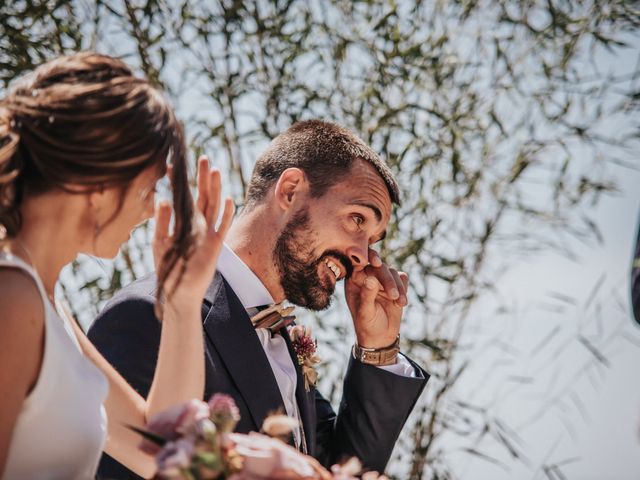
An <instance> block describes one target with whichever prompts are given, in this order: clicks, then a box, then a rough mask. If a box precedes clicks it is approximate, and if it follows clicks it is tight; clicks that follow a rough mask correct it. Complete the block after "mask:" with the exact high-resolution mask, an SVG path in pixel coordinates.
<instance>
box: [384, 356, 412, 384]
mask: <svg viewBox="0 0 640 480" xmlns="http://www.w3.org/2000/svg"><path fill="white" fill-rule="evenodd" d="M378 368H381V369H383V370H386V371H387V372H391V373H395V374H396V375H400V376H401V377H411V378H416V369H415V368H413V365H411V363H409V360H407V357H405V356H404V355H403V354H401V353H398V361H397V362H396V363H394V364H392V365H380V366H378Z"/></svg>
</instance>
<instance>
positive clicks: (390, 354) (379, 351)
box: [353, 335, 400, 366]
mask: <svg viewBox="0 0 640 480" xmlns="http://www.w3.org/2000/svg"><path fill="white" fill-rule="evenodd" d="M398 353H400V335H398V336H397V338H396V340H395V342H393V343H392V344H391V345H388V346H386V347H382V348H365V347H361V346H360V345H358V342H356V343H355V344H354V345H353V356H354V358H355V359H356V360H359V361H361V362H362V363H366V364H368V365H377V366H384V365H393V364H394V363H396V361H397V358H398Z"/></svg>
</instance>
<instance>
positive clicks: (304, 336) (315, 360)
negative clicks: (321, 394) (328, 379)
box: [288, 325, 320, 392]
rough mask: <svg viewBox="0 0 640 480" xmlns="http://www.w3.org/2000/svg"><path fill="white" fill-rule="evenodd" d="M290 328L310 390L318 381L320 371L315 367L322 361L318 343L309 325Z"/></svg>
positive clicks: (305, 386)
mask: <svg viewBox="0 0 640 480" xmlns="http://www.w3.org/2000/svg"><path fill="white" fill-rule="evenodd" d="M288 330H289V336H290V337H291V343H292V345H293V351H294V352H295V354H296V359H297V360H298V365H300V367H302V376H303V377H304V389H305V390H306V391H307V392H308V391H309V389H310V388H311V387H312V386H315V384H316V382H317V381H318V372H317V371H316V368H315V366H316V365H317V364H319V363H320V357H318V356H317V355H316V350H317V347H318V344H317V342H316V341H315V340H314V339H313V338H312V337H311V329H310V328H309V327H303V326H302V325H295V326H291V327H289V328H288Z"/></svg>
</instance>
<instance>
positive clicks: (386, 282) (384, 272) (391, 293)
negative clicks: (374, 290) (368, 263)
mask: <svg viewBox="0 0 640 480" xmlns="http://www.w3.org/2000/svg"><path fill="white" fill-rule="evenodd" d="M367 270H368V273H369V272H370V273H369V274H372V275H374V276H375V277H376V278H377V279H378V281H379V282H380V284H381V285H382V288H383V289H384V292H385V296H386V297H387V298H389V299H390V300H397V299H398V298H399V297H400V291H399V290H398V286H397V285H396V279H395V278H394V277H393V275H392V274H391V271H390V269H389V267H388V266H387V265H385V264H384V263H383V264H382V265H381V266H380V267H377V268H372V267H367Z"/></svg>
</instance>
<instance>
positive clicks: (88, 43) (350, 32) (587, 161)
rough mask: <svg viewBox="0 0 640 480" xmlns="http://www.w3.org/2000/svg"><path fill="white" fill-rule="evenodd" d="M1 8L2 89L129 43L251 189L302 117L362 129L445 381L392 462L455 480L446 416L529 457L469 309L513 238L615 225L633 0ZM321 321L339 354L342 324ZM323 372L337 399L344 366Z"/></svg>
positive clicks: (233, 175) (390, 249)
mask: <svg viewBox="0 0 640 480" xmlns="http://www.w3.org/2000/svg"><path fill="white" fill-rule="evenodd" d="M0 18H1V23H0V28H1V30H0V78H1V79H2V81H3V82H4V85H5V86H6V85H7V83H8V82H9V81H10V80H11V79H13V78H14V77H16V76H18V75H20V74H21V73H22V72H24V71H26V70H30V69H32V68H33V66H34V65H37V64H39V63H41V62H42V61H44V60H45V59H47V58H50V57H52V56H55V55H58V54H60V53H63V52H68V51H74V50H77V49H81V48H94V49H97V50H98V51H101V52H105V53H109V54H115V55H119V56H122V57H123V58H124V59H125V60H126V61H128V62H129V63H131V64H134V65H136V66H137V67H138V68H139V69H140V71H141V72H144V73H145V74H146V75H147V76H148V77H149V78H150V79H151V80H152V81H154V82H155V83H157V84H158V85H160V86H162V87H163V88H165V89H166V90H167V92H168V93H169V94H170V95H171V97H172V99H173V100H174V102H175V104H176V106H177V107H178V110H179V112H180V115H181V117H182V118H183V119H184V122H185V125H186V130H187V133H188V134H189V138H190V141H191V144H192V147H193V149H194V151H196V152H200V151H206V152H209V153H210V154H212V158H213V159H214V162H215V163H216V164H217V165H218V166H220V167H221V168H222V169H223V171H224V174H223V175H224V177H223V178H225V180H226V185H227V187H228V188H229V190H230V192H231V193H232V194H233V195H234V196H235V197H236V199H237V200H238V201H240V200H241V199H242V198H243V196H244V192H245V188H246V185H247V181H248V178H249V176H250V173H251V169H252V164H253V160H254V159H255V158H256V156H257V155H258V154H259V152H260V150H261V149H262V148H263V147H264V146H265V145H266V143H267V142H268V141H269V140H270V139H272V138H273V137H274V136H276V135H277V134H278V133H279V132H281V131H282V130H284V129H285V128H287V127H288V126H289V125H291V124H292V123H293V122H295V121H296V120H299V119H304V118H311V117H322V118H326V119H330V120H334V121H337V122H340V123H342V124H345V125H347V126H349V127H350V128H352V129H354V130H355V131H357V132H358V133H359V134H360V135H361V136H362V137H363V138H364V139H365V140H366V141H367V142H368V143H370V144H371V145H372V146H373V147H374V149H375V150H376V151H378V152H380V154H381V155H382V156H383V157H384V158H385V159H386V160H387V161H388V162H389V164H390V165H391V166H392V168H393V170H394V172H395V173H396V175H397V177H398V180H399V183H400V185H401V186H402V189H403V191H404V202H403V205H402V206H401V207H398V208H397V210H396V212H395V213H396V223H395V224H394V225H392V226H390V230H389V235H388V240H386V241H385V243H384V245H383V246H382V253H383V255H384V257H385V258H386V259H387V260H388V261H389V263H391V264H394V265H397V266H398V267H400V268H402V269H403V270H405V271H407V272H408V273H409V274H410V276H411V278H412V299H413V306H412V308H411V309H410V312H408V313H409V314H408V315H407V318H408V319H410V320H409V323H408V324H407V325H406V326H405V327H404V329H403V331H404V332H405V334H404V335H405V337H406V338H407V342H406V347H407V349H408V351H409V352H410V353H411V355H412V356H413V357H414V358H416V359H418V360H419V361H422V362H424V363H427V364H428V365H429V369H430V371H431V372H432V373H433V375H434V377H435V378H437V382H435V385H433V384H432V386H431V387H430V389H429V394H428V395H427V396H425V398H424V399H422V401H421V402H420V404H419V405H418V406H417V410H416V414H415V415H413V417H412V419H411V422H410V424H409V426H408V427H407V430H405V431H407V432H409V434H408V436H407V438H409V439H410V440H409V441H407V442H406V444H404V445H401V447H400V450H401V451H400V453H399V455H400V457H401V458H402V459H403V461H402V462H399V461H398V462H396V463H395V464H392V465H391V471H394V469H396V470H397V471H402V472H405V473H404V475H409V476H410V477H411V478H434V479H435V478H450V475H451V470H450V467H449V465H448V463H447V460H446V455H444V454H443V452H442V451H441V449H440V447H439V441H440V439H441V437H442V432H443V431H445V430H448V431H450V432H458V434H459V436H460V437H461V438H468V439H469V442H468V444H467V445H466V446H465V447H464V450H465V451H466V452H467V453H468V454H469V455H475V456H479V457H486V459H487V460H488V461H495V462H498V463H501V462H502V461H501V460H497V459H495V458H492V457H489V456H487V455H485V454H484V453H482V452H481V451H480V450H478V449H477V448H476V443H475V442H476V440H477V438H481V437H483V436H485V435H492V436H493V437H494V438H497V439H498V441H499V442H500V443H501V444H502V445H503V446H504V449H505V452H506V454H507V456H508V457H510V458H511V459H512V460H513V461H523V455H522V454H521V453H520V452H519V448H518V447H517V446H514V440H513V439H514V437H515V435H514V434H513V432H512V431H511V430H510V429H509V428H508V427H506V426H505V425H503V424H500V422H499V421H497V420H496V419H491V421H490V422H489V421H486V418H487V417H486V411H483V410H482V409H479V408H478V406H477V405H473V404H470V403H465V402H460V401H457V400H456V399H455V397H454V396H452V393H451V390H452V387H453V386H454V385H455V384H456V382H458V381H459V380H460V379H461V378H463V376H464V372H465V366H466V362H467V359H466V358H465V353H464V349H463V348H462V346H463V342H462V340H463V338H464V333H465V324H466V322H467V319H468V314H469V310H470V308H471V307H472V305H474V303H475V302H476V301H477V299H478V298H480V297H481V296H482V295H483V294H484V293H486V292H487V291H490V289H491V287H492V283H493V278H494V276H495V274H496V272H497V271H499V270H500V269H501V268H502V267H505V265H503V264H502V263H501V261H500V258H501V256H502V255H503V254H504V252H506V251H509V252H513V251H518V252H520V253H521V254H525V255H527V254H531V253H533V252H536V251H538V250H540V249H543V248H544V249H548V248H552V249H557V250H558V251H561V252H563V253H565V254H567V255H571V252H570V251H566V247H565V243H566V239H567V238H569V237H578V238H581V239H584V240H585V241H593V240H598V239H599V238H600V233H599V232H598V228H597V225H596V224H595V223H594V222H593V220H592V219H591V218H590V210H591V208H592V207H593V205H594V204H595V203H597V202H598V200H599V198H600V197H601V196H602V195H603V194H608V193H612V192H615V191H616V185H615V183H614V182H613V181H612V179H611V178H609V176H608V170H607V166H608V165H610V164H611V163H618V164H625V162H627V160H625V158H626V156H625V155H626V153H627V152H629V151H631V150H632V149H634V148H635V149H637V147H638V135H637V129H635V130H634V129H633V128H626V129H621V130H618V129H615V128H614V129H611V128H607V124H608V123H609V122H614V121H619V120H620V119H622V120H625V121H627V122H630V119H632V118H633V116H634V115H635V114H636V113H637V110H638V106H639V102H638V98H639V91H638V88H637V87H636V88H635V89H634V87H633V85H634V83H633V82H630V79H636V78H637V75H638V71H637V69H636V70H633V68H635V67H634V65H633V64H632V65H629V66H628V69H627V70H625V71H623V72H622V73H620V72H619V71H618V70H615V69H611V68H610V66H608V65H606V64H604V63H603V62H604V61H605V60H610V59H612V58H614V56H615V55H623V54H627V55H628V53H629V50H630V49H633V48H636V50H637V45H638V31H639V30H638V26H639V24H640V15H639V11H638V9H637V6H636V4H635V3H634V2H623V1H605V2H600V1H595V0H593V1H574V2H572V1H529V0H520V1H505V0H502V1H501V0H493V1H489V0H486V1H471V0H468V1H458V2H443V1H433V2H424V1H420V0H411V1H402V2H396V1H392V0H369V1H358V2H351V1H346V0H343V1H340V0H333V1H328V0H327V1H310V2H308V1H303V0H273V1H240V0H238V1H231V0H225V1H195V0H174V1H160V0H156V1H151V0H149V1H146V2H142V1H132V0H122V1H115V0H114V1H98V2H96V3H93V4H91V3H90V2H79V1H62V0H58V1H49V2H14V3H12V4H11V5H10V6H9V5H5V6H3V7H0ZM629 45H631V46H629ZM634 45H635V47H633V46H634ZM635 65H637V63H636V64H635ZM611 72H613V73H611ZM627 124H628V123H627ZM636 126H637V125H636ZM630 166H632V167H633V165H630ZM148 241H149V233H148V232H147V231H146V230H145V231H143V232H142V233H138V234H137V236H136V238H135V239H134V240H133V241H132V243H131V244H130V245H129V247H128V249H125V250H124V251H123V254H122V255H121V257H120V258H119V259H118V260H117V261H116V262H115V263H114V264H113V265H108V264H104V267H103V268H104V269H103V270H102V271H98V273H97V275H96V268H95V263H93V262H92V261H91V260H87V259H83V260H81V262H80V263H78V264H76V265H75V267H74V269H73V272H70V273H69V275H68V276H67V277H66V278H67V279H66V280H65V285H66V287H67V288H66V291H67V292H69V295H70V298H71V300H72V304H73V306H74V310H75V312H76V313H79V314H80V316H81V317H82V318H83V320H84V321H85V322H87V321H88V320H89V319H90V318H92V317H93V316H94V315H95V313H96V312H97V310H98V308H99V307H100V306H101V305H102V304H103V303H104V301H105V300H106V299H107V298H109V297H110V296H111V294H112V293H113V292H114V291H115V290H117V289H118V288H120V287H121V286H122V284H123V283H126V282H128V281H130V280H131V279H132V278H135V277H136V276H137V275H139V274H141V273H142V272H143V271H144V270H147V269H148V268H150V266H151V262H150V259H149V253H148ZM136 270H138V271H136ZM72 286H74V287H80V288H72ZM76 290H78V291H79V292H80V294H79V295H78V294H77V293H76V294H74V293H73V291H76ZM74 295H75V296H74ZM424 319H427V320H424ZM317 321H318V323H320V324H321V326H323V327H325V328H324V329H323V330H322V332H323V333H322V335H321V343H323V342H324V344H327V345H329V346H330V347H331V348H334V349H335V350H336V351H339V352H341V355H342V352H345V351H346V348H348V347H347V345H346V344H345V340H344V338H345V335H344V333H345V332H344V328H343V327H342V326H341V325H336V322H335V321H331V320H330V319H329V320H328V319H327V318H326V317H323V318H318V319H317ZM412 322H413V323H412ZM330 327H331V328H330ZM346 337H347V338H348V335H347V336H346ZM576 341H579V342H581V343H582V344H583V345H584V346H585V347H586V348H588V349H589V350H590V351H592V353H594V355H595V358H596V361H600V362H602V361H603V360H602V358H600V357H599V354H597V353H596V352H598V346H597V345H594V344H593V343H592V342H590V341H589V340H586V339H585V338H584V337H580V338H579V339H577V340H576ZM325 373H326V377H327V378H329V379H330V380H328V381H327V386H328V387H329V388H328V389H329V390H331V391H333V392H334V396H337V395H338V394H339V387H337V386H336V378H337V375H338V372H336V371H332V370H331V369H330V368H329V367H327V371H326V372H325ZM329 384H331V385H329ZM451 409H454V410H455V412H456V415H454V418H453V419H452V418H451V414H450V413H451ZM472 439H473V441H472ZM401 463H402V465H404V466H406V465H409V471H408V472H407V471H405V470H403V469H402V468H404V467H402V468H401V467H400V464H401ZM551 467H553V468H556V469H558V468H559V466H557V465H554V466H549V467H548V468H551ZM554 474H555V471H554Z"/></svg>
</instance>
